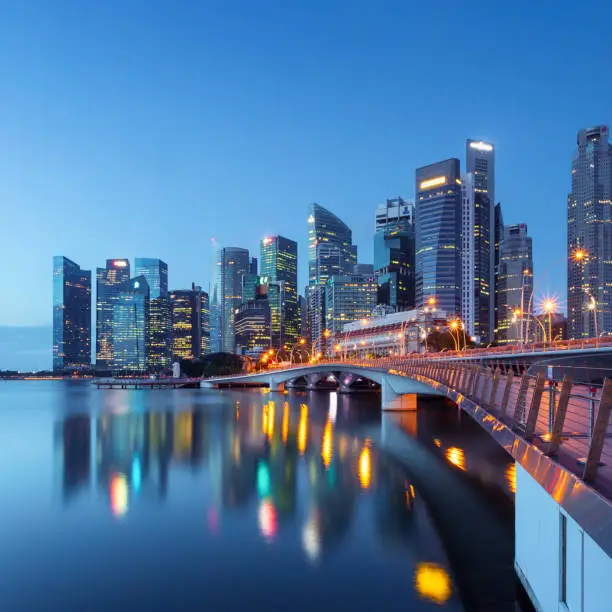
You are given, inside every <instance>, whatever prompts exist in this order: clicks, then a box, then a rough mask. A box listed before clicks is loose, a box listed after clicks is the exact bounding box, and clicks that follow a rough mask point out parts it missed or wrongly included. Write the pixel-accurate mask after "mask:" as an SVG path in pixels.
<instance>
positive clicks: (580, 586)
mask: <svg viewBox="0 0 612 612" xmlns="http://www.w3.org/2000/svg"><path fill="white" fill-rule="evenodd" d="M611 349H612V347H611V346H603V347H601V346H593V347H584V348H582V349H580V348H578V349H576V348H574V349H573V350H578V351H582V354H584V352H585V351H586V352H591V353H592V352H593V351H596V353H595V354H597V355H601V354H610V351H611ZM569 350H572V349H566V351H569ZM597 351H600V352H599V353H597ZM533 354H536V353H535V352H534V353H532V355H533ZM557 354H558V353H557ZM565 354H566V356H570V357H571V356H572V354H571V353H567V352H565ZM537 356H538V359H532V360H530V363H524V362H525V359H524V357H525V354H524V353H523V354H522V355H521V359H522V362H521V360H519V361H518V362H517V361H516V360H517V359H518V358H517V357H513V358H509V359H506V361H505V363H502V361H501V360H500V359H499V357H500V354H499V353H498V354H497V359H486V358H484V357H485V355H482V354H480V355H473V356H471V355H469V354H462V355H458V354H448V355H440V354H438V355H437V356H436V358H431V357H427V358H412V359H411V358H392V357H391V358H381V359H371V360H353V361H341V362H339V361H329V362H318V363H316V364H313V365H310V366H295V367H288V368H282V369H274V370H270V371H265V372H259V373H253V374H244V375H239V376H229V377H219V378H213V379H207V380H203V381H202V386H203V387H219V386H251V385H257V386H262V385H265V386H269V387H270V390H271V391H272V392H278V391H282V390H283V388H284V386H285V385H288V386H290V385H291V384H292V381H295V380H296V379H298V378H304V379H306V381H307V383H308V387H309V388H311V389H312V388H316V385H317V384H318V383H319V382H320V381H321V380H323V379H325V378H329V377H332V378H333V379H334V380H335V381H336V382H337V385H338V391H339V392H351V390H352V389H353V388H354V384H355V383H356V382H357V381H358V380H361V379H368V380H371V381H373V383H375V384H376V385H379V386H380V388H381V405H382V408H383V410H416V409H417V402H416V399H415V398H416V396H422V395H434V396H440V397H446V398H448V399H450V400H452V402H454V403H455V404H456V406H457V408H458V409H460V410H462V411H464V412H466V413H467V414H469V415H470V416H471V417H472V418H473V419H474V420H475V421H476V422H477V423H479V424H480V426H481V427H483V428H484V429H485V430H486V431H487V432H488V433H489V434H490V435H491V436H492V438H493V439H494V440H496V441H497V442H498V444H500V445H501V446H502V447H503V448H504V449H505V450H506V452H507V453H508V454H509V455H511V456H512V457H513V459H514V460H515V462H516V497H515V532H516V535H515V569H516V573H517V575H518V577H519V578H520V580H521V582H522V583H523V585H524V586H525V589H526V590H527V592H528V593H529V596H530V598H531V600H532V602H533V603H534V605H535V607H536V609H538V610H542V611H545V612H548V611H551V612H552V611H553V610H554V611H555V612H557V611H558V610H560V609H569V610H571V611H573V610H581V611H583V612H591V611H602V612H603V611H604V610H608V609H610V607H609V606H608V600H609V593H608V588H607V580H608V579H609V576H611V575H612V444H611V439H612V430H611V428H610V413H611V412H612V379H610V378H606V377H605V376H603V375H602V376H601V378H602V383H601V384H599V385H594V384H593V383H592V382H591V381H587V382H580V380H578V377H576V379H577V380H574V377H573V376H572V371H571V369H568V368H567V367H566V368H565V370H564V371H563V373H562V376H561V377H557V378H555V377H548V376H547V375H546V374H547V372H546V368H543V367H539V368H538V367H534V364H535V363H536V362H537V363H539V364H542V363H545V360H546V359H547V357H548V355H546V354H545V353H544V351H541V352H540V353H539V354H537ZM506 357H508V355H507V356H506ZM517 364H519V365H520V367H517ZM385 442H386V441H385V431H384V430H383V431H382V438H381V446H382V447H385ZM560 603H564V604H565V608H563V607H561V606H560Z"/></svg>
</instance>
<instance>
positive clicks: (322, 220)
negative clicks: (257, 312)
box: [306, 204, 357, 348]
mask: <svg viewBox="0 0 612 612" xmlns="http://www.w3.org/2000/svg"><path fill="white" fill-rule="evenodd" d="M308 212H309V214H308V290H307V294H306V301H307V310H308V322H309V328H310V336H311V342H312V343H313V345H317V346H318V347H320V348H322V345H323V338H324V332H325V314H326V307H325V285H326V283H327V281H328V279H329V278H331V277H332V276H342V275H345V274H351V273H352V272H353V267H354V265H355V264H356V263H357V247H356V246H355V245H353V233H352V231H351V230H350V228H349V227H348V225H346V223H344V222H343V221H341V220H340V219H339V218H338V217H337V216H336V215H334V214H333V213H332V212H330V211H329V210H327V209H326V208H323V206H320V205H319V204H311V205H310V207H309V209H308Z"/></svg>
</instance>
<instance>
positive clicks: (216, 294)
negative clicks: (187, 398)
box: [210, 238, 222, 353]
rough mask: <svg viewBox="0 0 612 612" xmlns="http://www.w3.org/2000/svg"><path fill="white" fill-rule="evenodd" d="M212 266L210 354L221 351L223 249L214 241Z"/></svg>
mask: <svg viewBox="0 0 612 612" xmlns="http://www.w3.org/2000/svg"><path fill="white" fill-rule="evenodd" d="M211 244H212V266H211V275H210V276H211V281H210V352H211V353H218V352H220V351H221V252H222V248H221V247H220V246H219V244H218V243H217V241H216V240H215V239H214V238H213V239H212V242H211Z"/></svg>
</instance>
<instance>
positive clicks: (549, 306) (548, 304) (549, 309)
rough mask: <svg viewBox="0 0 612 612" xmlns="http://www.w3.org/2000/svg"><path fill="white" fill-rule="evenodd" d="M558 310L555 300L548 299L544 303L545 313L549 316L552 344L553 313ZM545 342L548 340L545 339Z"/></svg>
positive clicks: (549, 337) (549, 334) (549, 338)
mask: <svg viewBox="0 0 612 612" xmlns="http://www.w3.org/2000/svg"><path fill="white" fill-rule="evenodd" d="M556 308H557V304H556V303H555V302H554V300H551V299H548V300H546V301H545V302H544V312H546V313H547V314H548V340H549V341H550V342H552V313H553V310H556ZM544 342H546V338H544Z"/></svg>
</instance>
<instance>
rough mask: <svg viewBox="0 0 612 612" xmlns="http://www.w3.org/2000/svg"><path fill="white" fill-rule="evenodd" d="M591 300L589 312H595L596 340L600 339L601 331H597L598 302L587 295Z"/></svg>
mask: <svg viewBox="0 0 612 612" xmlns="http://www.w3.org/2000/svg"><path fill="white" fill-rule="evenodd" d="M587 295H588V296H589V297H590V298H591V299H590V301H589V306H588V308H589V310H592V311H593V321H594V322H595V338H599V330H598V329H597V302H596V301H595V298H594V297H593V296H592V295H591V294H590V293H588V294H587Z"/></svg>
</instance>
